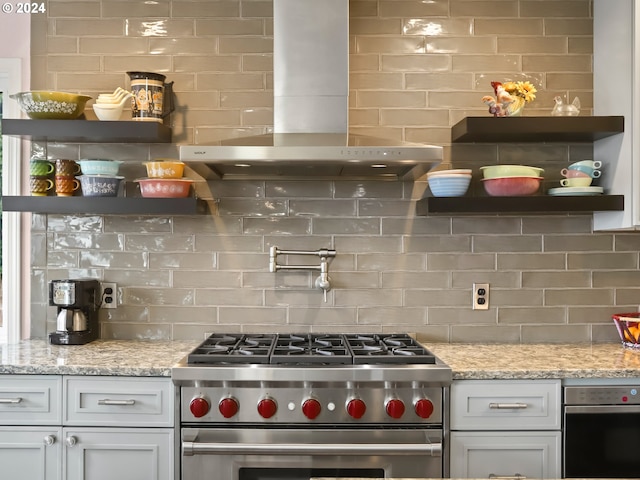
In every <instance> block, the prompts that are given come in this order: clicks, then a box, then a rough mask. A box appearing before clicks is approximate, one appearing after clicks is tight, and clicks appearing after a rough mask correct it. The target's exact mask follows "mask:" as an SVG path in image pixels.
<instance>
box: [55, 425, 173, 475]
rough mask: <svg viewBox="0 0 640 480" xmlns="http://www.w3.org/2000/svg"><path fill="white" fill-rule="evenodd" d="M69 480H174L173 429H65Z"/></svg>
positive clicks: (65, 472) (66, 463) (66, 462)
mask: <svg viewBox="0 0 640 480" xmlns="http://www.w3.org/2000/svg"><path fill="white" fill-rule="evenodd" d="M63 435H64V444H65V445H64V462H63V473H64V479H65V480H114V479H117V480H173V473H174V471H173V470H174V462H173V458H174V457H173V438H174V437H173V429H170V428H65V429H64V431H63Z"/></svg>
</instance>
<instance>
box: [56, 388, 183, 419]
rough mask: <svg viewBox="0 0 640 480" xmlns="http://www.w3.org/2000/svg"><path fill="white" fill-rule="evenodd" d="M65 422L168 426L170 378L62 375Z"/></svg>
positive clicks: (171, 409) (171, 415) (171, 404)
mask: <svg viewBox="0 0 640 480" xmlns="http://www.w3.org/2000/svg"><path fill="white" fill-rule="evenodd" d="M64 392H65V406H64V419H63V420H64V424H65V425H119V426H154V427H170V426H173V423H174V422H173V420H174V393H173V392H174V390H173V384H172V383H171V380H170V379H168V378H167V379H165V378H145V377H64Z"/></svg>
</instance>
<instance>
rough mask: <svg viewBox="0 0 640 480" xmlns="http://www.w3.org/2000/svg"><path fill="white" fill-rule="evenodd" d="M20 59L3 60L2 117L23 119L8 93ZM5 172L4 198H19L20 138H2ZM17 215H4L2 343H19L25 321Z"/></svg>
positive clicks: (15, 84) (16, 83) (15, 87)
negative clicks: (10, 196) (23, 319)
mask: <svg viewBox="0 0 640 480" xmlns="http://www.w3.org/2000/svg"><path fill="white" fill-rule="evenodd" d="M20 69H21V60H20V59H18V58H0V92H2V97H3V100H2V108H1V110H0V116H2V117H3V118H20V109H19V107H18V105H17V103H16V102H10V101H7V97H8V94H9V93H13V92H18V91H20V85H21V79H20ZM0 155H1V156H0V161H1V164H0V165H1V170H2V195H19V194H20V191H21V181H20V180H21V168H20V164H21V162H20V139H18V138H15V137H6V136H2V150H1V154H0ZM20 215H21V214H20V213H18V212H4V211H3V212H2V258H1V262H0V264H1V266H2V271H1V277H0V278H1V279H2V325H0V342H11V343H14V342H17V341H19V340H20V322H21V318H22V308H21V305H22V300H23V299H22V275H21V273H20V271H21V262H22V255H21V250H22V248H21V246H22V232H21V228H22V227H21V222H20V220H21V217H20Z"/></svg>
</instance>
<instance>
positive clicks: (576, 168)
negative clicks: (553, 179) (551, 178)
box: [560, 160, 602, 187]
mask: <svg viewBox="0 0 640 480" xmlns="http://www.w3.org/2000/svg"><path fill="white" fill-rule="evenodd" d="M601 166H602V162H600V161H599V160H582V161H580V162H575V163H572V164H571V165H569V166H568V167H567V168H563V169H562V170H561V171H560V174H561V175H562V176H563V177H565V178H563V179H562V180H560V184H561V185H562V186H563V187H588V186H590V185H591V182H593V179H594V178H598V177H600V175H601V174H602V172H601V171H600V167H601Z"/></svg>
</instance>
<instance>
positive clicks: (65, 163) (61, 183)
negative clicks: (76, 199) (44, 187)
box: [55, 158, 80, 197]
mask: <svg viewBox="0 0 640 480" xmlns="http://www.w3.org/2000/svg"><path fill="white" fill-rule="evenodd" d="M79 173H80V165H78V163H77V162H76V161H75V160H67V159H65V158H58V159H57V160H56V162H55V174H56V175H55V187H56V195H57V196H59V197H71V196H73V195H74V194H75V192H76V190H78V188H80V182H79V181H78V180H77V179H76V175H78V174H79Z"/></svg>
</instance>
